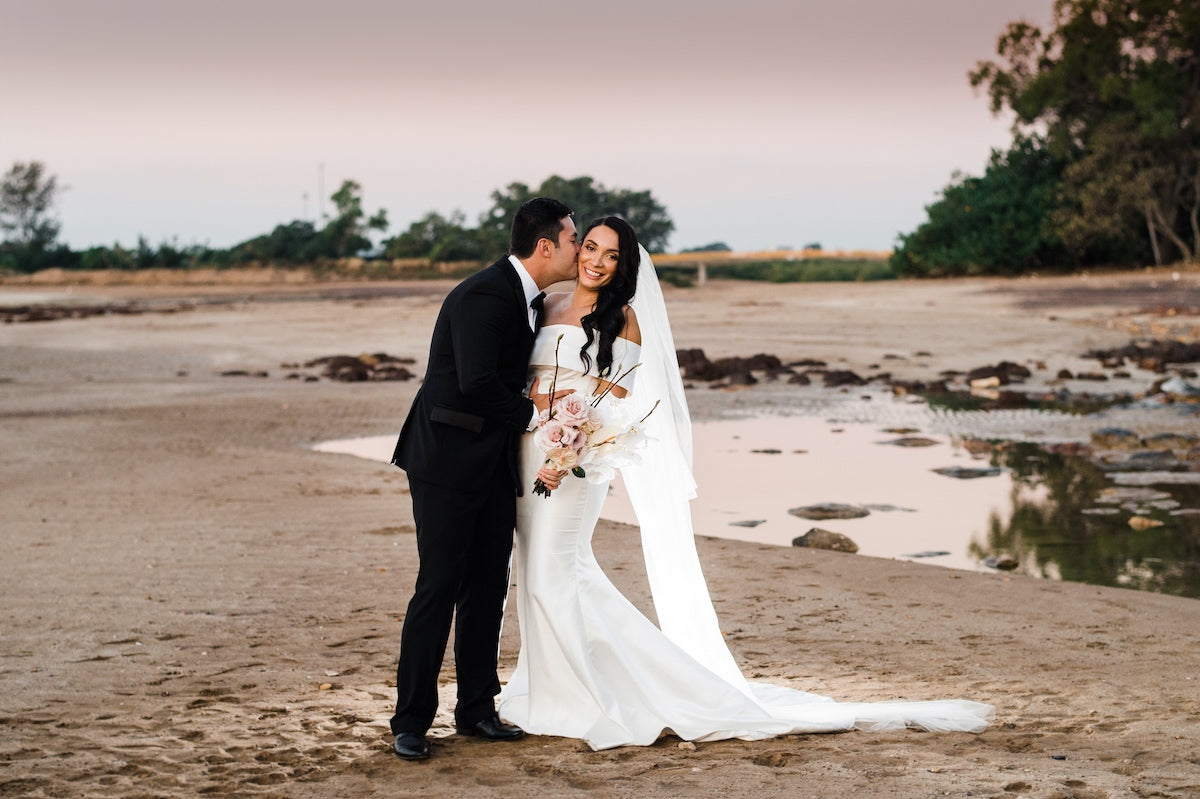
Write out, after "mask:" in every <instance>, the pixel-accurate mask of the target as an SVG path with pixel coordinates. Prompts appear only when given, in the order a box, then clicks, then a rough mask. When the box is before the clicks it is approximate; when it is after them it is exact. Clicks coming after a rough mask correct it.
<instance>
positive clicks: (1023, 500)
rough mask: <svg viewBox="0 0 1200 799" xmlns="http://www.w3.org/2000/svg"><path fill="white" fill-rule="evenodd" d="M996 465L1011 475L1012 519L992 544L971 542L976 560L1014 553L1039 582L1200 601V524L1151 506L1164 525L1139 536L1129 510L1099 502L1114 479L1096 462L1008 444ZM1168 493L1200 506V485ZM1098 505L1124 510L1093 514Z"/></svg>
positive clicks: (996, 523) (996, 530)
mask: <svg viewBox="0 0 1200 799" xmlns="http://www.w3.org/2000/svg"><path fill="white" fill-rule="evenodd" d="M992 465H995V466H1004V467H1006V468H1007V469H1009V470H1010V471H1011V474H1012V479H1013V482H1014V484H1015V486H1016V488H1015V489H1014V491H1013V509H1012V514H1011V516H1010V517H1009V518H1008V520H1007V521H1006V522H1002V521H1001V520H1000V518H999V517H995V518H993V519H992V522H991V525H990V528H991V529H990V530H989V531H988V533H987V536H986V541H984V542H982V543H980V542H972V544H971V547H970V550H971V554H972V555H975V556H976V557H978V558H980V559H982V558H985V557H987V556H989V555H1008V556H1011V557H1014V558H1016V559H1017V560H1018V561H1019V562H1020V563H1021V564H1022V566H1021V570H1022V571H1023V572H1026V573H1030V574H1033V575H1035V576H1043V577H1044V576H1053V577H1054V578H1055V579H1061V580H1069V581H1072V582H1085V583H1091V584H1093V585H1112V586H1124V587H1131V588H1139V589H1142V590H1148V591H1158V592H1162V593H1165V594H1176V595H1180V596H1190V597H1200V518H1198V517H1195V516H1172V515H1170V513H1169V512H1168V511H1167V510H1162V509H1156V508H1152V509H1148V511H1145V510H1144V511H1139V513H1145V515H1148V516H1150V517H1152V518H1154V519H1156V520H1158V521H1160V522H1162V526H1161V527H1158V528H1154V529H1150V530H1143V531H1140V532H1136V533H1135V532H1132V531H1131V530H1130V527H1129V517H1130V516H1131V515H1132V512H1131V511H1130V510H1128V509H1126V508H1124V507H1121V508H1118V507H1116V506H1114V505H1104V504H1102V503H1101V502H1100V501H1099V500H1100V499H1101V498H1102V497H1103V496H1104V493H1105V491H1106V490H1111V488H1112V481H1111V480H1110V479H1109V477H1108V476H1106V475H1105V474H1104V472H1103V471H1102V470H1101V469H1100V468H1098V467H1097V466H1096V464H1094V463H1093V462H1091V460H1089V459H1087V458H1084V457H1080V456H1078V455H1062V454H1058V453H1053V452H1047V451H1046V450H1045V449H1043V448H1041V447H1039V446H1038V445H1036V444H1028V443H1009V444H1006V445H1004V446H1003V447H1002V448H999V449H998V450H997V451H996V452H995V454H994V455H993V458H992ZM1162 488H1163V489H1165V490H1167V491H1169V493H1170V495H1171V498H1172V499H1174V500H1176V501H1177V502H1179V503H1181V504H1182V505H1183V507H1185V508H1189V507H1195V506H1196V503H1197V502H1200V487H1197V486H1191V485H1170V486H1162ZM1097 507H1104V508H1110V509H1113V510H1118V511H1119V512H1118V513H1115V514H1112V515H1107V514H1095V513H1087V512H1086V511H1089V510H1094V509H1096V508H1097Z"/></svg>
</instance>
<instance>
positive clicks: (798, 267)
mask: <svg viewBox="0 0 1200 799" xmlns="http://www.w3.org/2000/svg"><path fill="white" fill-rule="evenodd" d="M708 275H709V277H725V278H731V279H734V280H765V281H767V282H769V283H834V282H865V281H872V280H892V279H894V278H895V277H896V273H895V271H894V270H893V269H892V267H891V266H890V265H889V264H888V262H887V261H884V260H878V259H867V258H801V259H797V260H794V261H746V262H738V263H734V264H718V265H710V266H709V267H708Z"/></svg>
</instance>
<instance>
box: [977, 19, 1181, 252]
mask: <svg viewBox="0 0 1200 799" xmlns="http://www.w3.org/2000/svg"><path fill="white" fill-rule="evenodd" d="M1054 26H1055V27H1054V29H1053V30H1052V31H1050V32H1049V33H1043V32H1042V31H1041V30H1040V29H1039V28H1037V27H1036V26H1033V25H1030V24H1028V23H1025V22H1017V23H1013V24H1011V25H1009V26H1008V29H1007V30H1006V31H1005V33H1004V34H1003V35H1002V36H1001V37H1000V40H999V42H998V44H997V54H998V55H999V56H1000V57H1001V59H1002V62H996V61H985V62H981V63H979V64H978V65H977V67H976V69H975V70H973V71H972V72H971V75H970V79H971V83H972V85H974V86H986V87H987V90H988V93H989V95H990V97H991V104H992V110H993V112H999V111H1000V110H1001V109H1002V108H1004V107H1008V108H1010V109H1012V111H1013V112H1015V114H1016V121H1015V123H1014V125H1015V127H1016V128H1017V129H1018V130H1021V129H1025V130H1036V129H1043V130H1044V131H1045V135H1046V141H1047V144H1048V146H1049V148H1050V150H1051V152H1052V153H1053V154H1054V155H1055V156H1056V157H1059V158H1063V159H1065V161H1066V162H1067V165H1066V167H1065V168H1064V170H1063V174H1062V198H1061V199H1062V202H1061V203H1060V205H1059V207H1058V208H1057V209H1056V210H1055V212H1054V213H1053V224H1054V226H1055V228H1056V230H1057V232H1058V233H1059V234H1060V235H1061V237H1062V239H1063V241H1064V243H1065V244H1067V246H1068V247H1070V248H1071V250H1073V251H1074V252H1075V253H1076V254H1077V255H1078V254H1082V253H1084V252H1085V250H1086V249H1087V248H1088V247H1089V246H1091V245H1092V244H1093V243H1094V241H1095V240H1097V239H1099V240H1105V239H1109V240H1111V238H1112V237H1113V236H1121V235H1129V233H1128V231H1130V230H1132V229H1133V228H1134V226H1135V224H1136V225H1137V226H1139V227H1141V228H1142V230H1143V232H1142V233H1141V234H1140V235H1141V236H1143V237H1144V239H1143V240H1144V241H1145V242H1146V245H1147V246H1146V249H1147V250H1149V251H1151V252H1152V253H1153V256H1154V259H1155V261H1156V263H1163V262H1164V260H1165V259H1166V258H1167V257H1169V256H1170V255H1171V250H1174V251H1175V252H1176V253H1177V254H1178V256H1180V257H1182V258H1184V259H1186V260H1193V261H1194V260H1197V259H1198V258H1200V4H1197V3H1196V2H1195V0H1056V2H1055V5H1054Z"/></svg>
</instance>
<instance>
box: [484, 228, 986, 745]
mask: <svg viewBox="0 0 1200 799" xmlns="http://www.w3.org/2000/svg"><path fill="white" fill-rule="evenodd" d="M642 257H643V261H642V269H640V270H639V272H641V273H645V272H647V271H648V272H649V273H650V274H649V276H646V279H645V280H644V279H643V277H642V276H639V280H638V295H637V297H636V298H635V302H634V303H633V305H634V308H635V310H636V312H637V314H638V320H639V325H640V327H641V329H642V334H643V347H640V348H639V346H638V345H637V344H634V343H632V342H630V341H627V340H625V339H617V340H616V342H615V343H614V345H613V366H614V369H615V367H616V366H617V365H618V364H623V365H624V366H625V367H626V368H628V367H629V366H632V365H633V364H634V363H638V362H639V359H640V360H641V362H642V367H640V368H639V369H638V370H637V371H635V372H634V373H633V374H632V375H630V376H629V377H627V378H626V379H625V380H623V381H622V383H621V385H622V386H623V387H626V388H631V389H632V390H631V391H630V396H629V398H628V399H626V400H623V401H626V402H639V401H640V402H641V404H642V405H643V406H645V407H646V408H647V409H648V408H649V406H650V405H653V404H654V402H653V400H663V401H664V403H663V406H662V407H660V408H659V409H657V410H656V411H655V412H654V414H652V415H651V416H650V418H649V420H647V424H646V428H647V430H648V432H650V433H651V435H652V436H653V438H652V439H651V442H650V443H649V444H648V446H647V452H646V453H645V455H644V456H643V461H642V463H641V464H640V465H639V466H637V467H627V468H625V469H622V476H623V478H624V479H625V483H626V487H627V490H628V491H629V493H630V495H631V499H632V500H633V503H634V509H635V511H636V512H637V514H638V519H639V522H640V524H641V527H642V540H643V549H644V553H645V556H646V562H647V572H648V576H649V579H650V584H651V589H652V592H653V594H654V602H655V610H656V613H657V615H658V617H659V623H660V624H661V625H662V627H661V629H660V628H659V627H658V626H655V624H654V623H652V622H651V621H650V620H649V619H647V618H646V617H645V616H644V615H642V613H641V612H640V611H639V610H638V609H637V608H636V607H634V606H633V604H632V603H630V602H629V601H628V600H627V599H626V598H625V597H624V596H623V595H622V594H621V592H620V591H618V590H617V589H616V587H615V586H614V585H613V584H612V583H611V582H610V581H609V579H608V577H607V576H606V575H605V574H604V572H603V570H602V569H601V568H600V565H599V564H598V563H597V562H596V558H595V555H594V554H593V553H592V546H591V541H592V533H593V531H594V529H595V526H596V522H597V520H598V519H599V516H600V508H601V506H602V505H603V504H604V499H605V497H606V495H607V493H608V484H607V483H603V484H593V483H591V482H589V481H588V480H586V479H581V478H578V477H575V476H572V475H568V476H567V477H565V478H564V479H563V481H562V484H561V485H560V486H559V488H557V489H555V490H554V491H553V493H552V494H551V496H550V497H548V498H546V497H542V496H538V495H536V494H533V493H532V491H530V490H529V488H530V487H531V486H532V485H533V481H534V478H535V475H536V472H537V470H538V468H539V467H540V466H541V463H542V460H543V453H542V452H541V450H540V449H539V448H538V447H537V445H536V444H535V443H534V436H533V435H532V434H527V435H525V436H524V440H523V443H522V447H523V449H522V453H521V454H522V479H523V480H524V481H525V486H526V491H525V495H524V496H523V497H521V498H520V499H519V500H518V502H517V536H516V556H515V567H516V568H515V572H516V583H517V588H516V601H517V613H518V619H519V623H520V629H521V650H520V654H519V655H518V658H517V666H516V670H515V671H514V673H513V675H512V677H511V679H510V680H509V681H508V684H507V685H505V687H504V688H503V690H502V691H501V694H500V698H499V703H498V712H499V715H500V717H501V718H502V719H503V720H505V721H507V722H510V723H513V724H516V725H518V726H520V727H521V728H523V729H524V730H526V731H527V732H529V733H532V734H535V735H557V736H565V737H569V738H580V739H582V740H584V741H586V742H587V744H588V745H589V746H591V747H592V748H593V749H607V748H610V747H614V746H623V745H631V744H632V745H647V744H651V743H653V742H654V741H655V740H657V739H658V738H659V736H660V735H662V734H663V733H664V732H665V731H670V732H673V733H675V734H676V735H678V736H679V737H680V738H683V739H685V740H691V741H714V740H720V739H724V738H742V739H746V740H757V739H762V738H769V737H773V736H776V735H785V734H788V733H812V732H834V731H840V730H849V729H852V728H859V729H875V730H878V729H896V728H902V727H906V726H909V727H918V728H922V729H927V730H938V731H950V730H959V731H968V732H978V731H980V730H982V729H984V728H985V727H986V726H987V723H988V720H989V719H990V718H991V714H992V708H991V707H990V706H989V705H985V704H981V703H978V702H971V701H966V700H940V701H932V702H871V703H849V702H835V701H833V700H831V699H829V698H827V697H824V696H819V695H816V694H811V693H806V692H804V691H799V690H795V689H791V688H786V687H783V686H777V685H770V684H765V683H750V682H747V681H746V680H745V678H744V677H743V676H742V674H741V672H740V670H739V669H738V667H737V665H736V663H735V661H734V660H733V656H732V655H731V654H730V652H729V649H728V647H727V646H726V645H725V642H724V639H723V638H722V636H721V633H720V630H719V627H718V626H717V622H716V614H715V612H714V610H713V607H712V602H711V600H710V599H709V597H708V591H707V587H706V586H705V584H704V581H703V576H702V574H701V572H700V566H699V560H698V559H697V557H696V551H695V543H694V540H693V539H692V530H691V522H690V516H689V514H688V507H687V503H688V499H689V494H690V493H691V488H692V487H693V485H694V484H692V483H691V482H690V469H689V468H688V467H687V464H686V462H690V452H689V451H690V437H689V436H690V420H689V419H688V418H687V409H686V404H685V403H684V402H683V398H682V395H683V390H682V383H678V385H667V384H668V383H672V382H673V381H678V379H679V373H678V366H677V365H675V366H672V365H673V364H674V363H675V358H674V349H673V348H674V342H673V340H672V338H671V336H670V329H669V325H667V323H666V316H665V306H663V307H661V308H659V307H657V306H655V305H654V303H658V304H659V305H661V303H662V300H661V296H662V295H661V290H660V289H659V287H658V285H657V280H656V279H653V267H652V266H650V263H649V257H648V256H647V255H646V254H645V251H644V250H643V251H642ZM651 280H653V283H652V285H645V284H647V283H649V281H651ZM648 303H649V306H648V307H647V304H648ZM560 337H561V345H560V346H559V347H558V355H557V361H558V364H559V365H558V370H557V388H558V389H576V390H578V391H579V392H580V393H582V394H584V395H585V396H590V395H591V394H592V392H593V391H594V389H595V388H596V384H597V381H596V378H595V377H594V376H592V377H588V376H587V375H585V374H584V365H583V363H582V361H581V359H580V358H579V349H580V347H581V346H583V343H584V341H585V337H584V333H583V330H582V329H580V328H579V327H576V326H573V325H549V326H547V327H545V328H543V329H542V330H541V332H540V333H539V334H538V338H537V343H536V344H535V346H534V351H533V356H532V359H531V363H530V380H532V379H533V378H534V377H539V378H540V379H541V383H540V385H542V386H548V385H549V383H550V379H551V376H552V375H553V373H554V372H555V361H556V357H555V346H556V343H557V342H558V339H559V338H560ZM594 348H595V344H594V343H593V350H592V351H591V354H592V362H593V369H594V363H595V354H594ZM664 361H665V363H660V362H664ZM672 368H673V369H674V375H673V376H672V374H671V372H672ZM593 374H594V372H593ZM635 376H636V377H637V380H636V381H631V378H634V377H635ZM648 386H649V387H651V388H650V392H651V393H652V395H653V396H649V397H647V396H644V395H645V393H646V389H647V387H648ZM664 395H665V396H664ZM639 398H640V399H639ZM603 401H604V402H610V401H614V397H613V396H612V395H611V394H610V395H609V396H608V397H606V398H605V399H604V400H603ZM616 401H622V400H616ZM639 415H640V414H639ZM681 417H682V418H681ZM650 420H656V421H657V425H654V426H653V428H654V429H651V428H652V425H651V424H650ZM676 428H677V429H678V431H679V433H678V436H676ZM685 461H686V462H685Z"/></svg>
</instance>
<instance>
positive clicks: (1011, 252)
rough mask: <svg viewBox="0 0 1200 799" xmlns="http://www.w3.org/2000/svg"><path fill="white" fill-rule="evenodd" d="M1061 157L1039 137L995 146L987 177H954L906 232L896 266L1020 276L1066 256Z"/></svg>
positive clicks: (907, 270) (931, 272) (928, 273)
mask: <svg viewBox="0 0 1200 799" xmlns="http://www.w3.org/2000/svg"><path fill="white" fill-rule="evenodd" d="M1062 168H1063V166H1062V161H1061V160H1060V159H1056V158H1054V156H1053V155H1052V154H1051V153H1050V151H1049V150H1048V149H1047V148H1046V146H1045V142H1044V141H1043V140H1042V139H1040V138H1038V137H1023V136H1018V137H1017V140H1016V141H1015V142H1014V143H1013V145H1012V147H1011V148H1010V149H1009V150H1008V151H1007V152H1002V151H1000V150H993V151H992V155H991V158H990V159H989V161H988V166H987V169H986V170H985V171H984V174H983V176H982V177H967V176H963V175H958V176H956V178H955V180H954V182H952V183H951V184H950V185H949V186H947V187H946V188H945V189H943V190H942V196H941V198H940V199H939V200H938V201H937V202H935V203H933V204H932V205H928V206H926V208H925V211H926V213H927V214H928V215H929V219H928V220H927V221H925V222H923V223H922V224H921V225H920V226H919V227H918V228H917V229H916V230H915V231H913V232H912V233H909V234H907V235H902V236H901V237H900V245H899V246H898V247H897V248H896V251H895V252H894V253H893V254H892V258H891V265H892V268H893V269H895V270H896V272H897V273H898V274H901V275H913V276H923V277H933V276H946V275H964V274H965V275H974V274H996V273H999V274H1017V273H1020V272H1024V271H1027V270H1030V269H1035V268H1044V267H1045V266H1047V265H1049V264H1055V263H1057V264H1061V263H1062V262H1063V261H1064V260H1066V258H1065V254H1064V253H1063V252H1062V247H1061V244H1060V241H1059V238H1058V235H1057V233H1055V232H1054V230H1053V226H1052V225H1051V223H1050V217H1051V215H1052V214H1053V213H1054V211H1055V209H1056V208H1057V194H1058V189H1059V174H1060V172H1061V171H1062Z"/></svg>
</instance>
